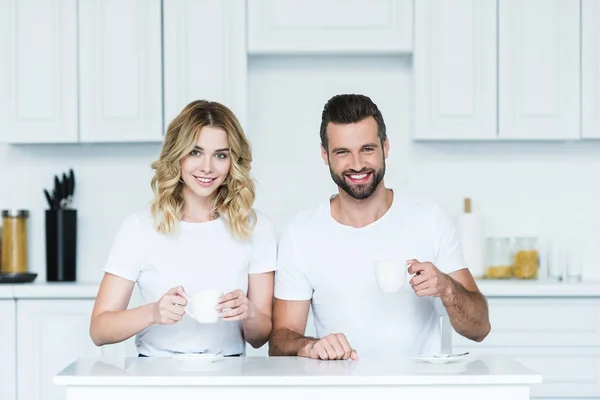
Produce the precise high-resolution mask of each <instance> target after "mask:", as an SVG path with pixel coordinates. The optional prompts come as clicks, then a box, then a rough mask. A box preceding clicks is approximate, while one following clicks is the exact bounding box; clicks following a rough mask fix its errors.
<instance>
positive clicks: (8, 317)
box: [0, 299, 17, 400]
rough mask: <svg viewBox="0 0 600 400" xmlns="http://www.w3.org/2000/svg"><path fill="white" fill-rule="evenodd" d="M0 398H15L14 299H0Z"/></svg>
mask: <svg viewBox="0 0 600 400" xmlns="http://www.w3.org/2000/svg"><path fill="white" fill-rule="evenodd" d="M0 321H2V328H1V329H0V355H1V356H0V371H2V373H0V399H3V400H16V398H17V391H16V388H17V371H16V365H17V358H16V354H17V353H16V352H17V349H16V344H17V339H16V335H15V324H16V321H17V320H16V318H15V301H14V300H13V299H7V300H0Z"/></svg>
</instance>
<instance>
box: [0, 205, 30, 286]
mask: <svg viewBox="0 0 600 400" xmlns="http://www.w3.org/2000/svg"><path fill="white" fill-rule="evenodd" d="M28 217H29V212H28V211H27V210H16V211H9V210H3V211H2V263H1V264H0V271H1V272H3V273H8V274H21V273H27V270H28V266H27V218H28Z"/></svg>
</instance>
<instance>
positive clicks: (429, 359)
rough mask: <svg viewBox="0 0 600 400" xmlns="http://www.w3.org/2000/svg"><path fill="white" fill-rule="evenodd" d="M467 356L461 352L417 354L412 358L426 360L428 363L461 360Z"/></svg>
mask: <svg viewBox="0 0 600 400" xmlns="http://www.w3.org/2000/svg"><path fill="white" fill-rule="evenodd" d="M467 357H468V355H467V354H464V355H463V354H461V355H438V356H425V355H419V356H415V357H413V360H415V361H422V362H426V363H429V364H448V363H451V362H458V361H462V360H464V359H465V358H467Z"/></svg>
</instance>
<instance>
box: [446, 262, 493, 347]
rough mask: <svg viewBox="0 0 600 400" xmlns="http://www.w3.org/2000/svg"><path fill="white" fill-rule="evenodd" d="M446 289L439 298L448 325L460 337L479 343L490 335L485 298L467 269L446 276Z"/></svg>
mask: <svg viewBox="0 0 600 400" xmlns="http://www.w3.org/2000/svg"><path fill="white" fill-rule="evenodd" d="M446 276H447V278H448V286H447V289H446V290H445V291H444V292H443V294H442V295H441V296H440V298H441V300H442V304H444V306H445V307H446V310H447V311H448V316H449V317H450V323H451V324H452V327H453V328H454V330H455V331H456V332H457V333H459V334H460V335H462V336H464V337H466V338H468V339H471V340H474V341H476V342H481V341H482V340H483V339H485V337H486V336H487V335H488V334H489V333H490V330H491V324H490V319H489V313H488V306H487V301H486V300H485V297H484V296H483V295H482V294H481V292H479V289H478V288H477V284H476V283H475V280H474V279H473V276H472V275H471V272H469V270H468V269H461V270H458V271H454V272H451V273H450V274H449V275H446Z"/></svg>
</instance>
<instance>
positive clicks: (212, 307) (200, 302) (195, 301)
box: [185, 290, 223, 324]
mask: <svg viewBox="0 0 600 400" xmlns="http://www.w3.org/2000/svg"><path fill="white" fill-rule="evenodd" d="M222 295H223V292H221V291H219V290H201V291H199V292H196V293H194V295H192V296H190V297H188V298H187V302H188V304H187V306H186V307H185V312H187V313H188V314H189V315H190V316H191V317H192V318H194V319H195V320H196V321H198V322H200V323H201V324H214V323H216V322H218V321H219V310H217V309H216V307H217V304H218V300H219V297H221V296H222ZM190 309H191V311H190Z"/></svg>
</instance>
